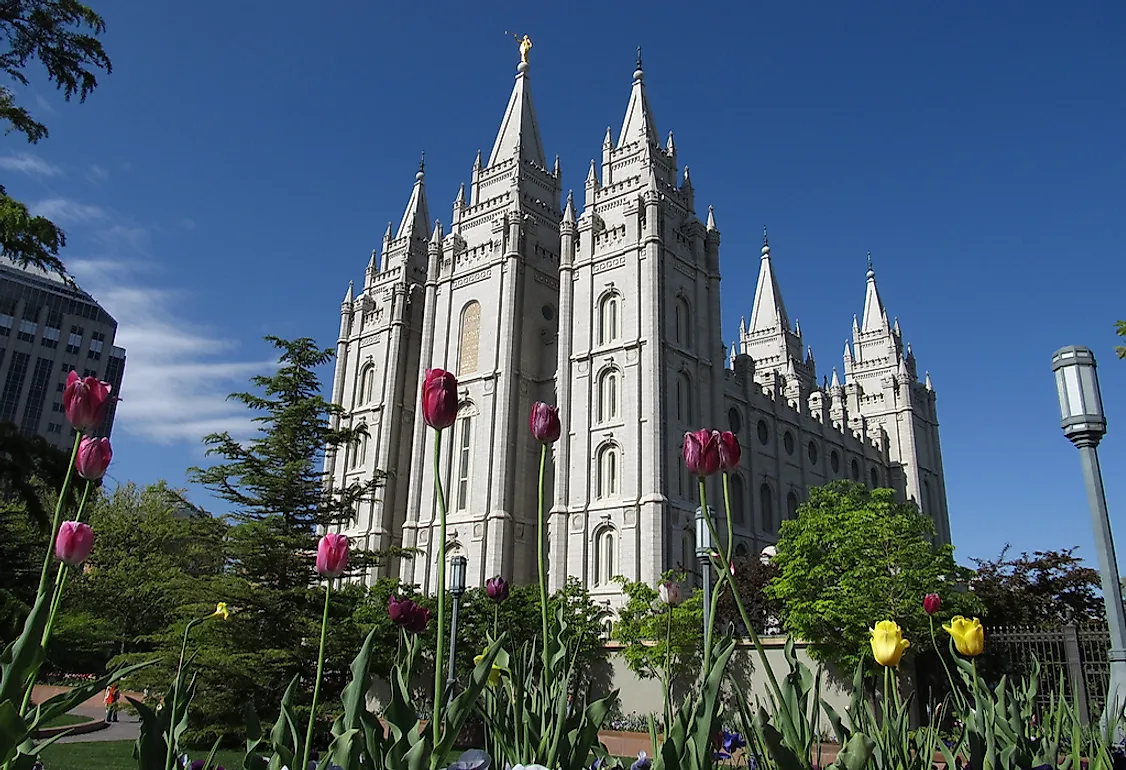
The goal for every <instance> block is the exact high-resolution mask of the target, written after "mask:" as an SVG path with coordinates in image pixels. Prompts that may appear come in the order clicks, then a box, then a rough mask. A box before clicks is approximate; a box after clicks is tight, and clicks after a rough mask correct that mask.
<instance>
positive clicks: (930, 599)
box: [923, 594, 942, 615]
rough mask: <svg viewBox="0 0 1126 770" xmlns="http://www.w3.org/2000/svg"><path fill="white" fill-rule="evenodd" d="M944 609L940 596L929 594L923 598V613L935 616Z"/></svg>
mask: <svg viewBox="0 0 1126 770" xmlns="http://www.w3.org/2000/svg"><path fill="white" fill-rule="evenodd" d="M940 609H942V598H941V597H940V596H939V595H938V594H927V595H926V596H924V597H923V611H924V612H926V613H927V614H928V615H933V614H934V613H936V612H938V611H939V610H940Z"/></svg>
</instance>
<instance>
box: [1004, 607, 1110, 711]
mask: <svg viewBox="0 0 1126 770" xmlns="http://www.w3.org/2000/svg"><path fill="white" fill-rule="evenodd" d="M985 640H986V642H985V647H986V651H987V654H986V656H984V657H985V660H984V661H982V662H983V663H985V664H986V668H987V670H988V672H989V674H988V676H989V678H990V679H994V680H995V679H999V678H1000V676H1001V675H1002V674H1007V675H1008V676H1009V678H1010V679H1015V680H1017V681H1019V680H1020V679H1021V678H1023V677H1028V676H1031V675H1032V672H1033V667H1034V664H1035V663H1036V662H1037V661H1039V663H1040V675H1039V695H1038V697H1039V699H1040V705H1041V706H1047V705H1048V702H1049V701H1050V699H1051V697H1052V695H1053V694H1054V693H1057V692H1058V690H1059V686H1060V679H1061V677H1062V679H1063V683H1064V692H1065V694H1066V696H1067V698H1068V699H1069V700H1071V701H1072V702H1074V703H1076V704H1077V705H1078V708H1079V717H1080V719H1082V720H1083V722H1088V721H1090V720H1094V719H1097V718H1098V717H1099V715H1100V714H1102V709H1103V705H1104V703H1105V700H1106V691H1107V686H1108V684H1109V682H1110V663H1109V662H1108V660H1107V649H1108V648H1109V647H1110V634H1109V632H1108V631H1107V627H1106V624H1105V623H1084V624H1080V625H1062V626H1048V627H1038V628H1032V627H1021V626H999V627H994V628H987V629H986V632H985Z"/></svg>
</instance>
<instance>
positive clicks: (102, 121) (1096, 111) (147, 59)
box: [0, 0, 1126, 560]
mask: <svg viewBox="0 0 1126 770" xmlns="http://www.w3.org/2000/svg"><path fill="white" fill-rule="evenodd" d="M924 5H926V7H923V6H924ZM95 7H96V9H97V10H99V11H100V12H101V13H102V14H103V15H104V16H105V17H106V21H107V24H108V33H107V34H106V36H105V45H106V48H107V50H108V52H109V54H110V56H111V58H112V59H113V63H114V72H113V74H112V75H110V76H107V77H105V78H104V79H103V82H102V85H101V87H100V88H99V89H98V91H97V92H96V93H95V94H94V95H93V96H92V97H91V98H90V100H89V101H88V102H87V103H86V104H84V105H75V104H64V103H62V102H61V100H60V99H59V98H58V97H57V95H56V94H55V93H54V92H53V91H52V90H50V88H49V87H47V86H46V85H45V84H44V83H43V81H42V80H33V84H32V88H30V89H28V90H26V91H25V92H24V99H25V102H26V104H27V105H28V106H29V107H31V108H33V109H34V110H35V111H36V113H37V115H38V116H39V117H40V118H42V119H44V120H45V121H46V122H47V123H48V124H49V126H50V129H51V136H50V138H49V139H48V140H46V141H45V142H43V143H42V144H40V145H39V146H37V147H31V146H28V145H26V144H23V143H22V142H21V141H20V140H19V139H18V138H17V137H15V136H9V137H7V138H5V139H4V140H3V145H2V147H0V150H2V152H0V171H2V172H3V175H4V182H5V184H7V185H8V189H9V192H11V193H12V194H14V195H17V196H19V197H21V198H23V199H24V200H27V201H29V202H33V203H34V204H36V207H37V209H38V210H39V211H41V212H44V213H48V214H51V215H53V216H55V217H56V218H57V220H58V221H59V222H60V224H63V225H64V226H65V227H66V228H67V230H68V232H69V234H70V236H71V241H70V245H69V246H68V248H67V250H66V253H65V257H66V259H67V261H68V263H69V264H70V265H71V266H72V267H73V269H74V270H75V273H76V274H77V275H78V277H79V278H80V280H81V282H82V284H83V285H84V286H85V287H86V288H88V289H89V290H90V291H91V292H92V293H94V294H95V296H97V297H98V298H99V299H100V300H101V301H102V302H103V304H105V305H106V306H107V308H108V309H109V310H110V311H111V312H112V313H114V314H115V315H116V317H117V318H118V320H119V322H120V323H121V324H122V328H121V330H120V331H119V343H120V344H123V345H125V346H126V347H127V348H128V350H129V359H128V368H127V371H126V380H125V386H124V390H123V395H124V398H125V401H124V403H123V404H122V407H121V411H120V415H121V417H120V422H119V425H118V427H117V429H116V430H115V435H114V438H115V460H114V465H113V467H112V468H111V475H112V477H113V478H114V479H115V480H118V481H124V480H129V479H132V480H136V481H140V482H149V481H153V480H156V479H158V478H168V479H169V480H171V481H172V482H173V483H177V484H180V483H183V481H184V469H185V468H186V467H187V466H188V465H191V464H194V463H197V462H200V461H201V460H202V455H201V450H200V445H199V442H198V438H199V436H200V435H202V434H203V433H206V432H208V431H209V430H214V429H222V428H227V427H231V428H235V429H238V428H240V427H241V426H245V415H243V414H241V413H240V412H239V411H238V410H237V408H235V407H234V406H232V405H230V404H228V403H226V402H225V401H224V400H223V396H224V395H225V394H226V393H228V392H230V391H231V390H235V389H239V388H241V387H242V384H243V383H244V382H245V380H246V378H247V377H248V376H249V375H251V374H252V373H255V372H258V371H260V370H261V369H262V368H263V365H264V362H266V361H268V360H269V358H270V355H271V353H270V350H269V349H268V348H267V346H266V345H265V344H264V343H263V342H262V341H261V338H262V336H263V335H265V334H276V335H280V336H283V337H296V336H305V335H308V336H312V337H314V338H316V339H317V340H318V341H319V342H320V343H321V344H323V345H324V346H332V345H334V344H335V337H336V331H337V325H338V323H339V314H338V308H339V302H340V299H341V297H342V296H343V294H344V291H345V289H346V287H347V283H348V280H349V279H361V278H362V276H363V269H364V266H365V264H366V263H367V259H368V256H369V254H370V252H371V249H373V248H375V247H377V246H378V245H379V244H380V242H381V237H382V234H383V230H384V228H385V227H386V224H387V222H388V221H389V220H395V221H396V222H397V221H398V219H399V218H400V217H401V215H402V211H403V207H404V205H405V204H406V201H407V198H408V196H409V193H410V188H411V184H412V182H413V178H414V172H415V170H416V168H417V165H418V157H419V153H420V152H421V151H423V150H425V152H426V160H427V178H426V181H427V188H428V193H429V202H430V210H431V212H432V215H436V216H439V217H441V218H442V219H443V220H444V221H448V219H449V211H450V207H451V204H452V201H453V199H454V197H455V195H456V193H457V187H458V183H459V182H461V181H466V180H468V178H469V173H470V168H471V165H472V163H473V158H474V155H475V154H476V151H477V150H478V148H483V149H484V150H485V151H486V153H487V152H488V150H489V148H490V147H491V145H492V141H493V138H494V137H495V135H496V131H497V128H498V125H499V122H500V118H501V115H502V113H503V110H504V106H505V103H506V101H507V99H508V94H509V91H510V88H511V85H512V78H513V75H514V74H515V72H514V70H515V65H516V61H517V52H516V48H515V43H514V42H513V41H512V39H511V36H508V37H506V36H505V31H506V30H508V31H514V32H520V33H521V34H524V33H525V32H526V33H528V34H529V35H531V37H532V39H533V40H534V41H535V48H534V49H533V51H532V87H533V93H534V95H535V103H536V108H537V112H538V115H539V121H540V129H541V132H542V136H543V142H544V145H545V150H546V152H547V154H548V156H549V157H551V156H553V155H555V154H559V155H560V156H561V158H562V166H563V173H564V184H565V186H566V187H574V188H576V189H580V190H581V188H582V185H583V179H584V178H585V175H586V170H587V166H588V163H589V160H590V158H592V157H595V156H598V155H599V154H600V152H601V143H602V138H603V135H604V134H605V130H606V126H607V125H613V126H614V127H615V130H616V129H617V128H618V127H619V126H620V124H621V120H622V116H623V114H624V110H625V106H626V102H627V99H628V96H629V89H630V82H631V73H632V72H633V69H634V57H635V49H636V47H637V46H638V45H641V46H642V47H643V52H644V62H645V71H646V83H647V85H648V88H649V95H650V100H651V102H652V106H653V110H654V112H655V115H656V121H657V127H658V129H659V131H660V132H661V133H662V136H663V135H664V134H665V133H667V132H668V131H669V130H670V129H671V130H673V131H675V135H676V144H677V148H678V151H679V156H680V160H681V162H682V163H687V164H689V165H690V166H691V168H692V180H693V183H694V186H695V189H696V199H697V203H698V205H699V206H700V207H701V211H704V210H705V208H706V206H707V205H709V204H711V205H714V206H715V209H716V219H717V222H718V224H719V227H720V230H721V231H722V233H723V245H722V251H721V260H722V270H723V292H724V297H723V299H724V304H723V313H724V323H725V329H726V336H727V338H728V339H732V338H734V336H735V333H736V330H737V328H738V322H739V317H740V315H743V314H748V313H749V312H750V304H751V298H752V297H753V294H754V281H755V277H756V272H757V267H758V248H759V245H760V244H761V230H762V225H763V224H764V223H765V224H767V225H769V228H770V240H771V246H772V253H773V256H774V259H775V269H776V271H777V274H778V276H779V279H780V282H781V285H782V290H783V293H784V297H785V301H786V304H787V309H788V310H789V313H790V316H791V318H795V317H796V318H798V319H800V321H801V326H802V330H803V332H804V334H805V337H806V340H807V341H808V342H809V343H811V344H812V346H813V349H814V352H815V354H816V356H817V361H818V366H819V368H820V369H821V372H822V373H824V374H828V373H829V372H830V370H831V367H833V366H840V355H841V351H842V349H843V345H844V341H845V339H846V337H847V336H848V334H849V332H850V328H851V322H852V316H853V314H854V313H860V311H861V310H862V306H863V299H864V271H865V269H866V263H865V253H866V252H868V251H871V252H872V255H873V259H874V261H875V267H876V272H877V277H878V281H879V286H880V290H881V293H882V295H883V299H884V302H885V304H886V305H887V307H888V312H889V313H890V314H892V315H898V316H899V317H900V321H901V324H902V326H903V330H904V333H905V335H906V338H907V340H908V341H910V342H911V344H912V346H913V349H914V351H915V353H916V356H917V357H918V361H919V367H920V371H922V370H929V371H930V372H931V373H932V377H933V380H934V384H935V388H936V390H937V391H938V397H939V417H940V420H941V422H942V426H941V431H942V444H943V452H944V461H945V470H946V478H947V491H948V496H949V503H950V509H951V522H952V528H953V534H954V541H955V544H956V545H957V547H958V554H959V557H960V558H962V559H968V558H969V557H972V556H991V555H994V554H996V553H997V552H998V551H999V550H1000V548H1001V546H1002V545H1003V544H1004V543H1006V542H1009V543H1012V545H1013V547H1014V548H1016V549H1018V550H1024V549H1027V550H1033V549H1047V548H1058V547H1064V546H1070V545H1079V546H1080V547H1081V550H1080V553H1081V554H1082V555H1084V556H1086V557H1087V558H1088V559H1091V560H1093V559H1094V553H1093V551H1092V550H1091V536H1090V534H1089V533H1090V524H1089V518H1088V513H1087V505H1086V498H1085V496H1084V491H1083V486H1082V479H1081V476H1080V469H1079V463H1078V457H1077V454H1076V452H1075V450H1074V449H1072V448H1071V446H1070V444H1068V443H1067V441H1065V440H1064V438H1063V437H1062V435H1061V433H1060V429H1059V423H1058V420H1059V415H1058V411H1057V406H1056V400H1055V392H1054V386H1053V382H1052V377H1051V372H1050V367H1049V361H1050V358H1051V354H1052V352H1053V351H1054V350H1055V349H1056V348H1058V347H1060V346H1062V345H1066V344H1085V345H1089V346H1091V347H1092V348H1094V350H1095V351H1096V354H1097V355H1098V356H1099V360H1100V362H1101V364H1102V368H1101V370H1100V372H1101V379H1102V388H1103V395H1104V399H1105V401H1106V409H1107V412H1108V415H1109V420H1110V433H1109V435H1108V437H1107V439H1106V441H1105V442H1104V444H1103V448H1102V460H1103V468H1104V473H1105V475H1106V478H1107V488H1108V489H1107V491H1108V494H1109V498H1110V506H1111V512H1112V523H1113V524H1114V525H1115V526H1116V527H1117V529H1118V533H1119V536H1120V542H1122V543H1126V516H1124V515H1123V514H1126V480H1124V479H1126V474H1122V473H1121V468H1122V467H1123V463H1124V462H1126V440H1124V439H1123V438H1122V433H1120V431H1123V430H1126V395H1124V386H1126V361H1118V360H1116V359H1114V357H1113V345H1114V336H1113V322H1114V321H1115V320H1116V319H1117V318H1120V317H1126V300H1124V299H1123V284H1124V282H1126V266H1124V261H1123V259H1122V250H1123V245H1124V244H1126V216H1124V215H1123V204H1124V182H1126V150H1124V145H1123V143H1122V141H1121V131H1122V125H1123V122H1124V121H1126V107H1124V106H1123V102H1122V99H1121V93H1120V92H1121V84H1122V83H1123V82H1124V81H1126V57H1124V56H1123V53H1122V48H1121V30H1122V29H1123V28H1124V25H1126V8H1124V7H1123V6H1122V5H1121V4H1119V3H1114V2H1101V3H1099V2H1090V3H1080V4H1073V6H1072V7H1065V6H1063V5H1060V4H1058V3H1047V2H1026V3H989V4H972V3H946V4H918V3H901V2H880V3H858V4H835V3H709V4H700V5H698V6H692V5H689V6H686V5H684V4H683V3H676V4H673V3H662V2H652V3H646V4H642V5H639V4H637V3H589V4H588V3H570V4H563V5H561V4H543V3H523V4H501V3H490V4H474V3H451V4H432V3H425V4H424V3H415V4H410V3H399V4H384V3H379V4H377V3H361V2H351V3H346V2H326V3H322V4H320V5H319V6H317V9H316V12H315V13H312V14H310V13H309V10H310V6H309V5H308V4H307V3H297V2H290V1H289V0H279V1H278V2H271V3H265V2H239V3H224V4H222V10H221V11H220V10H219V8H220V5H219V4H217V3H195V4H191V3H189V4H178V5H175V6H171V5H168V4H166V3H137V2H127V1H126V0H107V1H105V2H96V3H95ZM686 14H690V15H686ZM193 496H194V497H195V499H197V500H198V501H199V502H201V503H203V504H204V505H208V504H209V501H208V499H207V497H206V495H205V494H203V493H202V492H201V491H198V490H197V491H195V492H193ZM1123 553H1124V554H1126V546H1124V549H1123Z"/></svg>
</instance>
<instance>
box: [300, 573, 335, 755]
mask: <svg viewBox="0 0 1126 770" xmlns="http://www.w3.org/2000/svg"><path fill="white" fill-rule="evenodd" d="M331 597H332V578H328V579H327V580H326V581H325V609H324V615H322V616H321V646H320V649H319V650H318V651H317V679H316V681H315V682H313V705H311V706H310V707H309V726H308V727H307V728H305V753H304V754H302V756H301V765H300V766H301V767H302V768H306V767H308V766H309V754H310V753H311V749H312V748H313V726H314V725H315V724H316V722H317V701H318V700H320V697H321V678H322V677H323V676H324V670H325V639H326V638H327V636H328V605H329V599H330V598H331Z"/></svg>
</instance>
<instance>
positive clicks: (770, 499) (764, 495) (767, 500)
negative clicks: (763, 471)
mask: <svg viewBox="0 0 1126 770" xmlns="http://www.w3.org/2000/svg"><path fill="white" fill-rule="evenodd" d="M758 496H759V507H760V508H761V509H762V528H763V530H764V531H766V532H775V531H777V529H778V519H777V518H776V517H775V513H774V493H773V492H771V491H770V485H769V484H767V483H766V482H765V481H764V482H762V486H761V487H759V489H758Z"/></svg>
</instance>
